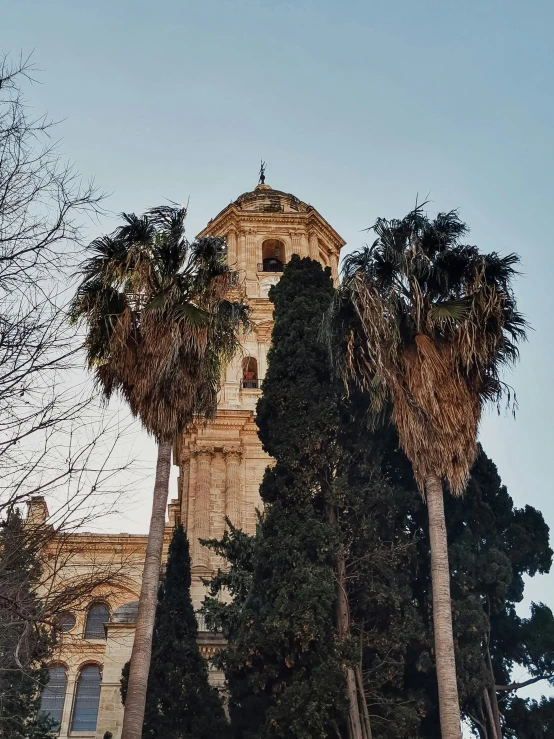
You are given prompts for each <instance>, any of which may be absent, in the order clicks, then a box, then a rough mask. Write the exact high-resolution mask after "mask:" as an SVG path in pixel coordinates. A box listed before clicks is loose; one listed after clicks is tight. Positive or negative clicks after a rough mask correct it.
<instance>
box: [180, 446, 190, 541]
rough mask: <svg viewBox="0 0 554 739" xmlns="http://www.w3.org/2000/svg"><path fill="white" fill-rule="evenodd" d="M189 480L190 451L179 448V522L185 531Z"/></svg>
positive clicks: (187, 519)
mask: <svg viewBox="0 0 554 739" xmlns="http://www.w3.org/2000/svg"><path fill="white" fill-rule="evenodd" d="M189 480H190V452H189V451H185V450H184V449H182V450H181V468H180V470H179V492H180V495H181V523H182V524H183V528H184V529H185V531H188V528H189Z"/></svg>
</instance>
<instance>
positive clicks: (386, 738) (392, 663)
mask: <svg viewBox="0 0 554 739" xmlns="http://www.w3.org/2000/svg"><path fill="white" fill-rule="evenodd" d="M363 406H364V400H363V398H360V397H359V396H358V395H355V396H353V397H352V403H351V404H350V407H349V409H348V413H347V414H346V416H345V419H344V425H343V430H342V432H341V435H340V444H341V450H342V452H341V453H342V455H343V456H342V463H341V465H340V467H339V474H338V476H337V479H336V481H335V487H336V490H337V494H338V495H341V496H343V498H344V500H347V501H348V509H347V510H346V511H345V512H344V513H343V515H342V521H341V524H342V528H343V532H345V534H346V536H347V538H349V539H350V545H349V549H348V572H349V578H348V588H349V600H350V603H351V610H352V624H353V635H354V637H355V638H356V640H359V644H360V647H361V649H362V673H363V677H364V688H365V692H366V695H367V699H368V703H369V710H370V714H371V726H372V733H373V737H374V739H413V737H421V739H435V738H436V737H437V736H439V732H440V726H439V712H438V696H437V690H436V679H435V674H434V664H433V659H432V654H433V652H432V650H433V632H432V617H431V607H430V598H431V580H430V562H429V550H428V544H427V542H426V539H425V537H426V511H425V507H424V503H423V501H422V500H421V496H420V494H419V492H418V490H417V487H416V485H415V481H414V480H413V474H412V470H411V465H410V464H409V462H408V460H407V459H406V457H405V455H404V454H403V452H402V451H401V450H400V449H399V448H398V441H397V438H396V434H395V432H394V430H393V429H391V428H388V429H382V430H380V431H379V433H378V434H371V433H369V432H368V430H367V428H366V427H365V425H364V421H363ZM448 505H449V509H448V521H449V529H448V536H449V541H450V561H451V566H452V595H453V614H454V631H455V638H456V650H457V652H456V662H457V666H458V682H459V686H460V696H461V705H462V713H463V715H464V716H465V717H466V719H468V720H469V722H470V725H471V726H472V728H473V729H474V732H475V734H476V736H479V737H480V738H481V739H494V737H495V734H494V733H493V730H492V729H491V726H490V725H488V723H489V719H488V717H487V715H486V705H485V691H486V692H487V693H488V695H489V700H490V699H491V698H494V696H495V695H496V696H497V698H498V703H499V714H500V716H499V719H500V723H501V732H502V734H501V736H502V737H505V739H508V738H509V737H514V736H515V737H518V739H531V738H533V739H534V738H535V737H537V739H542V738H543V737H544V739H546V738H547V737H550V736H551V735H552V733H549V732H552V728H553V718H552V715H553V713H554V710H553V705H554V701H552V700H546V699H544V700H543V701H542V702H540V703H537V702H535V701H525V700H522V699H519V698H517V697H513V696H515V695H517V688H518V686H520V684H519V683H515V684H514V683H510V675H511V674H512V672H513V670H514V668H516V667H519V668H526V669H527V670H528V671H529V673H530V675H531V677H530V678H529V680H536V681H539V680H543V681H550V682H552V676H553V674H554V669H553V665H554V661H553V660H554V618H553V617H552V613H551V611H550V609H549V608H548V607H546V606H544V605H542V604H537V605H534V606H533V608H532V611H531V614H530V617H529V618H521V617H519V616H518V615H517V613H516V605H517V603H518V602H520V601H521V599H522V597H523V585H524V581H523V577H524V575H528V576H532V575H534V574H535V573H537V572H547V571H548V569H549V566H550V559H551V550H550V548H549V545H548V529H547V527H546V525H545V523H544V520H543V518H542V516H541V514H540V513H539V512H538V511H536V510H535V509H533V508H531V507H529V506H526V507H525V508H523V509H517V508H515V507H514V505H513V502H512V500H511V498H510V496H509V495H508V492H507V490H506V488H505V487H504V486H503V485H502V484H501V481H500V478H499V476H498V473H497V471H496V468H495V466H494V464H493V463H492V462H491V460H490V459H488V458H487V456H486V455H485V453H484V452H483V451H482V450H480V452H479V456H478V459H477V461H476V463H475V465H474V467H473V469H472V475H471V479H470V483H469V485H468V489H467V492H466V496H465V497H464V498H462V499H459V500H450V501H449V504H448ZM214 544H215V543H214ZM217 551H218V553H219V554H220V555H222V556H223V557H224V558H225V559H227V561H228V562H229V564H230V569H229V570H227V571H226V572H225V573H219V575H218V577H217V578H216V579H215V581H214V590H213V592H212V595H213V596H216V595H218V594H219V592H220V591H221V589H222V588H223V587H227V588H228V589H229V592H230V594H231V595H232V597H233V601H232V603H231V604H230V605H229V606H225V605H223V604H222V603H221V602H219V601H218V600H217V599H216V598H214V599H213V600H214V609H213V610H210V603H209V601H208V602H207V603H206V613H207V615H208V621H209V619H210V613H211V614H212V616H213V620H212V621H211V624H212V625H213V626H214V627H216V626H217V627H220V626H221V625H223V629H224V633H225V628H226V627H225V624H231V625H232V626H231V627H230V628H229V630H228V631H227V632H226V633H225V636H226V637H227V638H231V639H233V638H234V635H235V634H236V627H235V625H236V624H239V623H240V622H241V620H242V619H243V618H244V617H245V612H244V605H245V603H246V602H247V601H248V592H249V588H250V587H251V582H252V572H253V569H254V566H255V560H256V556H257V554H256V538H253V537H247V536H246V535H245V534H243V533H242V532H236V530H235V531H234V532H231V534H230V535H228V536H227V537H226V539H225V540H224V541H221V542H218V546H217ZM216 583H218V584H217V585H216ZM225 609H230V611H229V613H226V612H225ZM224 614H225V615H224ZM255 615H256V614H255V613H254V611H253V610H252V609H250V610H249V617H251V618H253V617H255ZM489 646H490V653H491V662H492V674H491V664H489V662H488V647H489ZM223 666H224V667H225V660H224V661H223ZM493 675H494V680H493ZM526 684H528V681H527V680H524V681H523V686H524V685H526ZM493 685H496V687H497V688H498V690H494V689H493ZM504 686H506V687H510V688H511V690H510V691H505V690H501V688H503V687H504ZM243 687H244V695H245V696H248V686H243ZM520 687H521V686H520ZM252 698H253V694H252V693H250V694H249V699H250V700H252ZM243 700H245V701H246V700H247V698H243ZM237 736H239V735H237Z"/></svg>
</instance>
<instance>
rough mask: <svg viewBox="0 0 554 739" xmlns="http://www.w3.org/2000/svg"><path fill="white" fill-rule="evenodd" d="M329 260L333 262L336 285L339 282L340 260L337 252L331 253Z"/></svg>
mask: <svg viewBox="0 0 554 739" xmlns="http://www.w3.org/2000/svg"><path fill="white" fill-rule="evenodd" d="M329 262H330V263H331V275H332V277H333V283H334V284H335V285H338V284H339V260H338V257H337V255H336V254H331V256H330V257H329Z"/></svg>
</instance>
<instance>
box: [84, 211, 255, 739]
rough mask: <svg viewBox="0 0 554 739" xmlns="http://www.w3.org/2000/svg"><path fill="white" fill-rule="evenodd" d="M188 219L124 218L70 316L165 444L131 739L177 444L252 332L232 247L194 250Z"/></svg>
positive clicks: (207, 242) (133, 684)
mask: <svg viewBox="0 0 554 739" xmlns="http://www.w3.org/2000/svg"><path fill="white" fill-rule="evenodd" d="M185 216H186V209H185V208H176V207H171V206H162V207H158V208H153V209H151V210H150V211H148V212H147V213H146V214H145V215H143V216H140V217H137V216H136V215H135V214H125V213H124V214H122V218H123V220H124V224H123V225H122V226H120V227H119V228H118V229H117V230H116V231H115V232H114V233H113V234H111V235H110V236H103V237H101V238H98V239H96V240H95V241H93V242H92V244H91V245H90V247H89V249H90V251H91V256H90V257H89V258H88V259H87V260H86V261H85V263H84V265H83V268H82V274H83V280H82V282H81V284H80V286H79V289H78V291H77V294H76V296H75V298H74V300H73V305H72V313H71V315H72V319H73V320H74V321H78V320H80V319H84V321H85V322H86V325H87V333H86V340H85V347H86V352H87V359H88V365H89V368H90V369H91V370H93V371H94V375H95V379H96V381H97V383H98V385H99V386H100V388H101V390H102V392H103V394H104V395H105V397H106V399H109V398H110V397H111V396H112V395H113V394H114V393H118V394H119V395H120V396H121V397H122V398H123V399H124V400H125V401H126V402H127V403H128V405H129V407H130V409H131V412H132V413H133V415H134V416H136V417H138V418H139V419H140V421H141V422H142V425H143V426H144V428H145V429H146V430H147V431H148V432H149V433H150V434H151V435H152V436H154V438H155V439H156V441H157V443H158V460H157V465H156V481H155V485H154V500H153V506H152V517H151V520H150V530H149V534H148V544H147V549H146V557H145V561H144V571H143V578H142V588H141V593H140V601H139V610H138V617H137V624H136V631H135V640H134V644H133V652H132V656H131V668H130V675H129V687H128V698H127V702H126V705H125V715H124V720H123V734H122V739H140V737H141V735H142V723H143V716H144V705H145V699H146V685H147V680H148V669H149V665H150V653H151V648H152V630H153V626H154V617H155V611H156V597H157V588H158V581H159V574H160V565H161V555H162V545H163V537H164V527H165V511H166V506H167V497H168V487H169V474H170V467H171V450H172V445H173V443H174V442H175V440H176V439H177V437H178V435H179V434H180V433H182V432H183V430H184V429H186V428H187V427H188V426H190V424H191V423H192V422H193V421H198V420H201V419H204V420H206V421H207V420H209V419H211V418H213V416H214V415H215V411H216V407H217V394H218V390H219V386H220V378H221V376H222V371H223V369H224V367H225V365H226V364H227V363H228V362H229V361H230V359H231V358H232V357H233V355H234V354H235V352H236V351H237V349H238V347H239V335H240V332H241V330H243V329H247V328H248V309H247V308H246V306H245V305H244V304H243V303H241V302H232V301H231V300H230V299H229V298H228V296H229V295H230V292H231V291H232V290H233V288H234V287H236V284H237V283H236V277H237V275H236V273H234V272H233V271H231V269H230V268H229V266H228V265H227V264H226V245H225V242H224V240H223V239H219V238H203V239H199V240H197V241H194V242H193V243H189V242H188V241H187V239H186V237H185V231H184V221H185Z"/></svg>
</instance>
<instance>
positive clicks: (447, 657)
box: [425, 474, 462, 739]
mask: <svg viewBox="0 0 554 739" xmlns="http://www.w3.org/2000/svg"><path fill="white" fill-rule="evenodd" d="M425 490H426V493H427V508H428V511H429V539H430V542H431V577H432V581H433V625H434V628H435V655H436V662H437V680H438V687H439V709H440V723H441V734H442V739H462V729H461V724H460V703H459V700H458V686H457V683H456V662H455V658H454V638H453V635H452V603H451V600H450V570H449V567H448V547H447V541H446V522H445V519H444V500H443V492H442V484H441V481H440V479H439V478H438V477H437V476H436V475H432V474H431V475H428V477H427V479H426V481H425Z"/></svg>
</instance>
